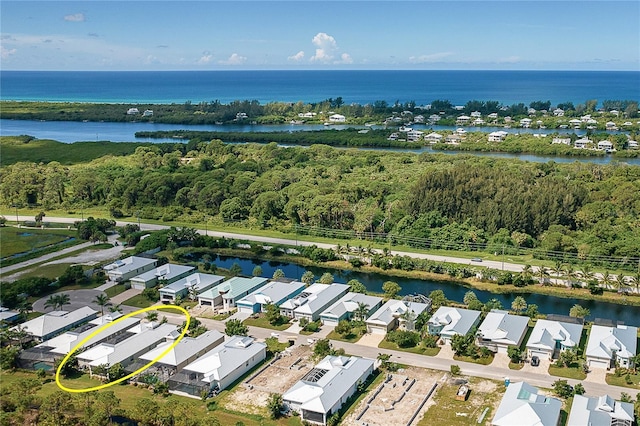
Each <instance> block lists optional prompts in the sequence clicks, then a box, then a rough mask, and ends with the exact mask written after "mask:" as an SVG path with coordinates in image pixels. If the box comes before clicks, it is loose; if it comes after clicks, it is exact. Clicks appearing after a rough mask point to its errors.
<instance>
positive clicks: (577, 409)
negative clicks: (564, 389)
mask: <svg viewBox="0 0 640 426" xmlns="http://www.w3.org/2000/svg"><path fill="white" fill-rule="evenodd" d="M633 419H634V413H633V404H632V403H630V402H620V401H616V400H615V399H613V398H612V397H610V396H609V395H603V396H596V397H587V396H584V395H578V394H576V395H574V397H573V403H572V404H571V412H570V413H569V420H568V421H567V426H585V425H588V426H591V425H593V426H597V425H603V426H632V425H633Z"/></svg>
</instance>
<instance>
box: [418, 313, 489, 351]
mask: <svg viewBox="0 0 640 426" xmlns="http://www.w3.org/2000/svg"><path fill="white" fill-rule="evenodd" d="M479 322H480V311H473V310H470V309H461V308H452V307H449V306H441V307H439V308H438V310H437V311H436V312H435V313H434V314H433V315H432V316H431V318H430V319H429V321H427V330H428V332H429V334H431V335H435V336H440V338H441V339H442V340H443V341H444V342H445V343H451V338H452V337H453V336H455V335H456V334H461V335H465V334H467V333H468V332H470V331H471V330H472V329H473V328H474V327H475V326H477V325H478V323H479Z"/></svg>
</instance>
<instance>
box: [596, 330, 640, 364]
mask: <svg viewBox="0 0 640 426" xmlns="http://www.w3.org/2000/svg"><path fill="white" fill-rule="evenodd" d="M637 346H638V328H637V327H632V326H630V325H618V326H617V327H605V326H601V325H592V326H591V333H590V334H589V340H588V341H587V348H586V349H585V351H584V354H585V357H586V360H587V365H588V366H589V367H592V368H614V367H615V366H616V365H618V366H620V367H623V368H632V367H633V360H632V358H633V357H635V356H636V353H637V349H638V347H637Z"/></svg>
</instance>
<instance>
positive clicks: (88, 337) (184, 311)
mask: <svg viewBox="0 0 640 426" xmlns="http://www.w3.org/2000/svg"><path fill="white" fill-rule="evenodd" d="M163 309H166V310H171V309H173V310H178V311H182V313H183V314H184V315H185V316H186V317H187V321H186V324H185V326H184V329H183V330H182V333H180V336H179V337H178V338H177V339H176V341H175V342H173V344H172V345H171V346H169V347H168V348H167V349H165V350H164V352H162V353H161V354H160V355H158V356H157V357H156V358H155V359H153V360H152V361H149V363H148V364H146V365H145V366H143V367H142V368H139V369H137V370H136V371H134V372H133V373H131V374H129V375H128V376H125V377H122V378H120V379H118V380H114V381H113V382H109V383H105V384H103V385H99V386H94V387H92V388H87V389H70V388H68V387H66V386H64V385H63V384H62V383H60V371H61V370H62V367H64V365H65V363H66V362H67V361H69V358H70V357H71V355H73V353H74V352H76V351H77V350H78V349H80V348H81V347H82V345H84V344H85V343H86V342H87V341H88V340H89V339H91V338H92V337H94V336H96V335H97V334H98V333H100V332H101V331H103V330H106V329H107V328H109V327H111V326H112V325H115V324H117V323H119V322H120V321H124V320H125V319H127V318H131V317H133V316H135V315H138V314H142V313H144V312H148V311H161V310H163ZM190 323H191V315H189V312H187V310H186V309H184V308H183V307H181V306H176V305H160V306H149V307H148V308H144V309H140V310H139V311H135V312H132V313H130V314H127V315H124V316H123V317H120V318H118V319H117V320H115V321H113V322H110V323H107V324H105V325H103V326H102V327H100V328H98V329H97V330H96V331H94V332H93V333H91V334H90V335H88V336H87V337H86V338H84V339H83V340H82V342H80V343H78V344H77V345H76V346H75V347H74V348H73V349H72V350H71V352H69V353H68V354H67V355H66V356H65V357H64V358H63V359H62V362H61V363H60V365H59V366H58V369H57V370H56V384H57V385H58V387H59V388H60V389H62V390H63V391H67V392H71V393H84V392H93V391H96V390H100V389H104V388H108V387H109V386H113V385H117V384H118V383H121V382H124V381H125V380H127V379H130V378H132V377H133V376H135V375H137V374H140V373H142V372H143V371H144V370H146V369H147V368H149V367H151V366H152V365H153V364H155V363H156V362H158V361H160V359H161V358H162V357H163V356H165V355H166V354H168V353H169V352H170V351H171V349H173V348H175V347H176V345H177V344H178V343H180V340H182V338H183V337H184V336H185V334H186V333H187V330H189V324H190Z"/></svg>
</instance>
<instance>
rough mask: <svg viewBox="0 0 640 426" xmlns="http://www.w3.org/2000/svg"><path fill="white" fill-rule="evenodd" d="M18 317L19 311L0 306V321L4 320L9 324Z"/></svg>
mask: <svg viewBox="0 0 640 426" xmlns="http://www.w3.org/2000/svg"><path fill="white" fill-rule="evenodd" d="M19 319H20V312H16V311H12V310H10V309H8V308H3V307H1V306H0V321H4V322H5V323H6V324H11V323H14V322H16V321H18V320H19Z"/></svg>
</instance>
